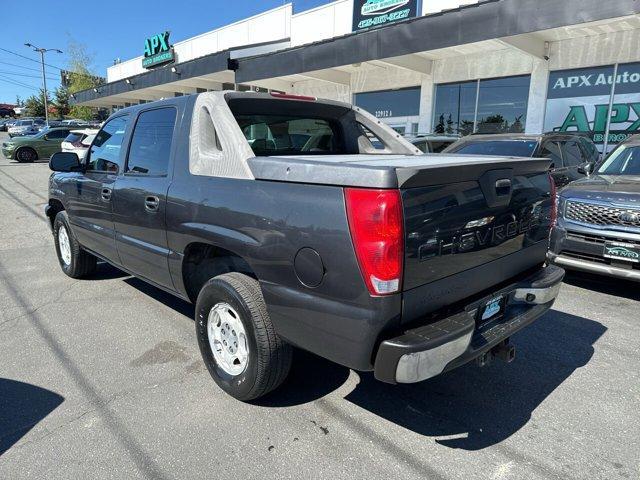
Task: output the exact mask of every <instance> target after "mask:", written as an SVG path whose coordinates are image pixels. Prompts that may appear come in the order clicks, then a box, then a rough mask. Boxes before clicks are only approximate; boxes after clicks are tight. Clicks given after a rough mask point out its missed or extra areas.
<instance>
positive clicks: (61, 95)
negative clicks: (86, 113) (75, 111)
mask: <svg viewBox="0 0 640 480" xmlns="http://www.w3.org/2000/svg"><path fill="white" fill-rule="evenodd" d="M54 103H55V106H56V110H57V112H58V116H59V117H64V116H66V115H69V112H70V111H71V106H70V105H69V90H68V89H67V88H65V87H63V86H62V85H60V86H59V87H58V88H56V91H55V102H54Z"/></svg>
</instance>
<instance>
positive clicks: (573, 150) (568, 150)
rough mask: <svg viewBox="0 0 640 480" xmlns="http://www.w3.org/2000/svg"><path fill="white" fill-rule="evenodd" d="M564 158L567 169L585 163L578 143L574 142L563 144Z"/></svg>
mask: <svg viewBox="0 0 640 480" xmlns="http://www.w3.org/2000/svg"><path fill="white" fill-rule="evenodd" d="M562 157H563V158H564V166H565V167H575V166H578V165H580V164H582V163H584V162H585V159H584V158H583V156H582V152H581V151H580V147H579V146H578V143H577V142H575V141H573V140H571V141H568V142H564V143H563V144H562Z"/></svg>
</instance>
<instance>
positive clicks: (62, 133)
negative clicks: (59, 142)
mask: <svg viewBox="0 0 640 480" xmlns="http://www.w3.org/2000/svg"><path fill="white" fill-rule="evenodd" d="M68 134H69V130H53V131H51V132H49V133H47V138H48V139H49V140H54V139H58V138H61V139H62V138H65V137H66V136H67V135H68Z"/></svg>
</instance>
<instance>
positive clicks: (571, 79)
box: [545, 63, 640, 145]
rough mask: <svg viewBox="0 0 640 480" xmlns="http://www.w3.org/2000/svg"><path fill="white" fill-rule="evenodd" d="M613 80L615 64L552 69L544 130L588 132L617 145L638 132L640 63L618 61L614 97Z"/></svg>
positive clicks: (595, 139) (639, 125) (598, 141)
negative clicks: (612, 93) (574, 68)
mask: <svg viewBox="0 0 640 480" xmlns="http://www.w3.org/2000/svg"><path fill="white" fill-rule="evenodd" d="M613 83H614V68H613V66H603V67H591V68H583V69H577V70H564V71H556V72H551V74H550V76H549V93H548V96H547V114H546V119H545V130H547V131H560V132H575V131H577V132H588V133H590V134H591V137H592V138H593V140H594V142H596V143H597V144H600V145H602V144H603V143H604V141H605V139H606V140H607V143H608V144H609V145H615V144H616V143H619V142H621V141H623V140H625V139H626V138H628V137H629V136H630V135H633V134H635V133H638V131H640V64H638V63H631V64H624V65H619V67H618V71H617V75H615V95H614V97H613V99H611V92H612V90H613V89H612V87H613ZM610 103H611V108H609V104H610ZM609 119H610V120H609ZM607 122H609V123H610V128H609V135H608V137H607Z"/></svg>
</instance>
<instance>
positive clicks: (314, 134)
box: [228, 97, 358, 156]
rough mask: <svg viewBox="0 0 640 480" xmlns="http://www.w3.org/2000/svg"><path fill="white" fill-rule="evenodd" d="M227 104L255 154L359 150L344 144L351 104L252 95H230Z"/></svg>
mask: <svg viewBox="0 0 640 480" xmlns="http://www.w3.org/2000/svg"><path fill="white" fill-rule="evenodd" d="M228 105H229V108H230V110H231V112H232V114H233V116H234V118H235V119H236V121H237V122H238V125H239V126H240V130H241V131H242V133H243V134H244V136H245V138H246V139H247V142H248V143H249V146H250V147H251V149H252V150H253V153H254V154H255V155H256V156H281V155H343V154H353V153H358V152H357V151H355V148H354V147H353V146H347V145H346V144H345V143H346V142H345V132H344V123H343V120H344V117H345V116H346V115H349V114H351V113H352V111H351V109H350V108H347V107H344V106H341V105H331V104H325V103H320V102H318V103H316V102H313V101H302V102H301V101H288V100H282V99H260V98H256V99H253V98H250V97H240V98H231V99H230V100H228ZM302 107H304V108H302Z"/></svg>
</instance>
